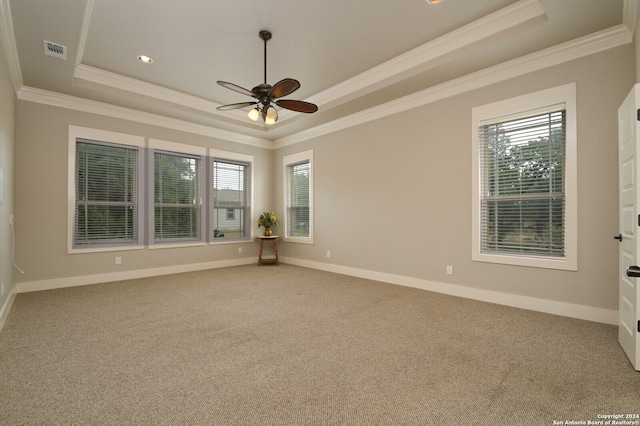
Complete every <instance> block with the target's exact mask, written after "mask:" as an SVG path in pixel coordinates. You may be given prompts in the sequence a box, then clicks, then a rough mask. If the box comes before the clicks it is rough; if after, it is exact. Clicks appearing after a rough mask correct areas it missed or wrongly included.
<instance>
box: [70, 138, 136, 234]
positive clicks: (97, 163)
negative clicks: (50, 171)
mask: <svg viewBox="0 0 640 426" xmlns="http://www.w3.org/2000/svg"><path fill="white" fill-rule="evenodd" d="M138 155H139V154H138V149H137V148H136V147H124V146H122V145H119V146H114V145H109V144H106V143H98V142H93V141H83V140H77V141H76V156H75V163H76V164H75V175H76V181H75V186H76V188H75V190H76V197H75V198H76V202H75V233H74V234H75V235H74V245H84V244H100V243H113V242H117V243H137V239H138Z"/></svg>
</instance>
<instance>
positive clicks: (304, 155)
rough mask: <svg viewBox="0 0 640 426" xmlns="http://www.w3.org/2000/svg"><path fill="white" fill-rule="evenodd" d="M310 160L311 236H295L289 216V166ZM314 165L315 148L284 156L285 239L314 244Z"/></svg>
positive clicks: (283, 199)
mask: <svg viewBox="0 0 640 426" xmlns="http://www.w3.org/2000/svg"><path fill="white" fill-rule="evenodd" d="M304 162H308V163H309V236H308V237H295V236H289V229H288V226H289V225H288V224H289V217H288V210H289V209H288V207H289V206H288V205H287V198H288V195H287V194H288V182H287V176H288V173H287V168H288V167H289V166H292V165H296V164H300V163H304ZM313 175H314V165H313V150H308V151H303V152H299V153H296V154H291V155H286V156H284V157H283V158H282V182H283V191H282V195H283V197H282V202H283V211H284V236H283V239H284V240H285V241H289V242H295V243H302V244H313V243H314V238H313V235H314V216H315V214H314V191H313V188H314V183H313V182H314V178H313Z"/></svg>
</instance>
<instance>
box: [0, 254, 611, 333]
mask: <svg viewBox="0 0 640 426" xmlns="http://www.w3.org/2000/svg"><path fill="white" fill-rule="evenodd" d="M280 259H281V260H280V261H281V262H283V263H289V264H291V265H297V266H303V267H306V268H312V269H318V270H322V271H327V272H335V273H338V274H344V275H350V276H354V277H359V278H365V279H370V280H375V281H381V282H385V283H389V284H397V285H402V286H406V287H414V288H419V289H421V290H427V291H433V292H436V293H443V294H448V295H451V296H457V297H464V298H467V299H474V300H479V301H482V302H489V303H496V304H499V305H505V306H511V307H514V308H521V309H528V310H531V311H538V312H544V313H548V314H554V315H561V316H566V317H571V318H577V319H582V320H587V321H595V322H600V323H605V324H612V325H617V324H618V311H617V310H614V309H604V308H597V307H594V306H586V305H578V304H575V303H566V302H558V301H554V300H547V299H539V298H535V297H528V296H519V295H516V294H507V293H501V292H497V291H491V290H483V289H478V288H473V287H466V286H462V285H456V284H447V283H441V282H437V281H429V280H423V279H418V278H412V277H406V276H402V275H395V274H387V273H383V272H376V271H369V270H366V269H358V268H351V267H347V266H340V265H332V264H329V263H322V262H313V261H309V260H302V259H296V258H288V257H281V258H280ZM252 263H255V259H253V258H246V259H238V260H224V261H215V262H204V263H194V264H187V265H177V266H168V267H164V268H154V269H143V270H136V271H123V272H113V273H107V274H96V275H86V276H79V277H69V278H56V279H52V280H42V281H31V282H24V283H18V284H17V290H16V289H15V287H14V290H13V295H12V297H10V298H9V299H8V300H7V302H6V303H5V305H4V306H3V307H2V310H1V311H0V330H2V325H3V324H4V320H5V318H6V316H7V315H8V313H9V309H10V308H11V304H12V303H13V299H15V293H16V292H17V293H28V292H31V291H42V290H53V289H57V288H64V287H76V286H81V285H89V284H98V283H105V282H112V281H121V280H129V279H135V278H147V277H153V276H159V275H168V274H177V273H182V272H192V271H202V270H206V269H216V268H224V267H228V266H240V265H248V264H252Z"/></svg>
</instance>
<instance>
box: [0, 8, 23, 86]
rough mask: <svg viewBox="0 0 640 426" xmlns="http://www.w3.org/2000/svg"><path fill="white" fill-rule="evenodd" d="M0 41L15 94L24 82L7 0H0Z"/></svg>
mask: <svg viewBox="0 0 640 426" xmlns="http://www.w3.org/2000/svg"><path fill="white" fill-rule="evenodd" d="M0 43H2V50H4V54H5V58H6V63H7V69H8V71H9V75H10V76H11V82H12V83H13V89H14V90H15V92H16V94H17V93H18V90H20V88H21V87H22V86H23V85H24V83H23V80H22V70H21V69H20V58H19V57H18V49H17V48H16V37H15V33H14V30H13V21H12V19H11V6H10V5H9V0H0Z"/></svg>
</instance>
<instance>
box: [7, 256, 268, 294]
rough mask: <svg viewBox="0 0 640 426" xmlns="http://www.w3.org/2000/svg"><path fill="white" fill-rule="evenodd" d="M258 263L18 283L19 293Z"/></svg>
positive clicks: (198, 265) (225, 262)
mask: <svg viewBox="0 0 640 426" xmlns="http://www.w3.org/2000/svg"><path fill="white" fill-rule="evenodd" d="M252 263H256V259H254V258H242V259H236V260H220V261H213V262H203V263H191V264H186V265H176V266H166V267H163V268H153V269H140V270H135V271H122V272H109V273H105V274H95V275H84V276H78V277H67V278H55V279H51V280H41V281H29V282H23V283H18V285H17V287H18V290H17V292H18V293H29V292H32V291H42V290H55V289H57V288H65V287H78V286H82V285H90V284H99V283H107V282H113V281H122V280H132V279H136V278H147V277H155V276H159V275H170V274H179V273H182V272H194V271H204V270H206V269H217V268H226V267H228V266H240V265H249V264H252Z"/></svg>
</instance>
